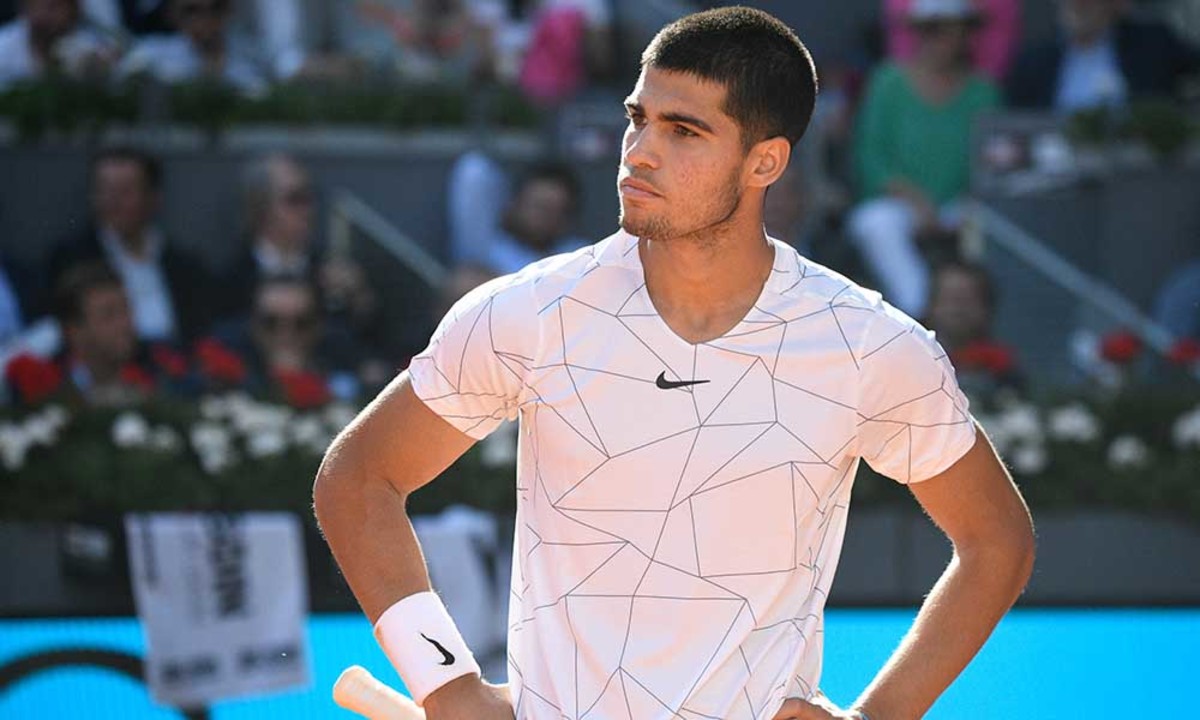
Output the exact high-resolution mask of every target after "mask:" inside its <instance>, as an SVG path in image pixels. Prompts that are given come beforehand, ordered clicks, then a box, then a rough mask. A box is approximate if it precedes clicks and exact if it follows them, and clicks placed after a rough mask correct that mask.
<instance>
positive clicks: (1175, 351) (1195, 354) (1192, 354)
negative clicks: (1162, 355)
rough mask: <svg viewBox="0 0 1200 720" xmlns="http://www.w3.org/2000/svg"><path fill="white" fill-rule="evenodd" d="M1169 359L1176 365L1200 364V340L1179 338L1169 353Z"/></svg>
mask: <svg viewBox="0 0 1200 720" xmlns="http://www.w3.org/2000/svg"><path fill="white" fill-rule="evenodd" d="M1167 359H1168V360H1170V361H1171V362H1173V363H1175V364H1176V365H1183V366H1187V365H1194V364H1196V363H1197V362H1200V340H1197V339H1196V338H1179V339H1178V340H1176V341H1175V344H1174V345H1172V346H1171V349H1170V350H1169V351H1167Z"/></svg>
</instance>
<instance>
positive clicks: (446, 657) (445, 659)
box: [421, 633, 454, 665]
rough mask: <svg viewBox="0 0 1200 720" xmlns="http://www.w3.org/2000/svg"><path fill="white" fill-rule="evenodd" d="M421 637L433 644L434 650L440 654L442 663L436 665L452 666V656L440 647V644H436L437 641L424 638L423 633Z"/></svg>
mask: <svg viewBox="0 0 1200 720" xmlns="http://www.w3.org/2000/svg"><path fill="white" fill-rule="evenodd" d="M421 637H423V638H425V639H426V640H428V641H429V642H431V643H433V646H434V647H435V648H437V649H438V652H440V653H441V654H442V661H441V662H440V663H438V664H439V665H453V664H454V656H453V655H451V654H450V651H449V650H447V649H446V648H444V647H442V644H441V643H440V642H438V641H437V640H434V639H433V638H431V637H425V633H421Z"/></svg>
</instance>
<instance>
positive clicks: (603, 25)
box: [519, 0, 614, 105]
mask: <svg viewBox="0 0 1200 720" xmlns="http://www.w3.org/2000/svg"><path fill="white" fill-rule="evenodd" d="M613 65H614V62H613V37H612V18H611V13H610V10H609V6H608V3H607V2H605V0H542V1H541V2H539V3H537V4H536V6H535V11H534V13H533V14H532V20H531V22H530V26H529V39H528V41H527V43H526V47H525V50H524V57H523V60H522V63H521V70H520V78H519V84H520V87H521V89H522V90H523V91H524V93H525V95H526V96H527V97H529V98H530V99H531V100H533V101H535V102H537V103H540V104H542V105H556V104H558V103H560V102H562V101H564V100H567V99H569V98H570V97H571V96H573V95H574V94H576V93H577V92H579V91H580V90H582V89H583V88H584V87H585V86H586V85H588V84H589V83H591V82H592V81H595V80H602V79H604V78H607V77H609V76H610V74H611V73H612V70H613Z"/></svg>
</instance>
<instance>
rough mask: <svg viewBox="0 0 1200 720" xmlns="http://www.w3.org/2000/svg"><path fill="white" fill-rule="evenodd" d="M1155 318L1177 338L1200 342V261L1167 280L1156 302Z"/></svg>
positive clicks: (1185, 266)
mask: <svg viewBox="0 0 1200 720" xmlns="http://www.w3.org/2000/svg"><path fill="white" fill-rule="evenodd" d="M1154 318H1155V320H1157V321H1158V322H1159V324H1161V325H1162V326H1163V327H1165V328H1167V329H1168V330H1170V331H1171V334H1172V335H1174V336H1175V337H1176V338H1193V339H1196V340H1200V259H1196V260H1193V261H1192V262H1190V263H1187V264H1185V265H1184V266H1183V267H1181V268H1180V269H1178V270H1176V271H1175V272H1174V273H1172V274H1171V276H1170V277H1168V278H1167V281H1166V283H1164V284H1163V286H1162V289H1161V290H1159V293H1158V297H1157V298H1156V299H1155V302H1154Z"/></svg>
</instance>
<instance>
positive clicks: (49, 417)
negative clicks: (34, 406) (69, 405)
mask: <svg viewBox="0 0 1200 720" xmlns="http://www.w3.org/2000/svg"><path fill="white" fill-rule="evenodd" d="M42 417H43V418H44V419H45V421H46V422H47V423H49V424H50V425H51V426H52V427H54V429H55V430H61V429H62V428H63V426H64V425H66V424H67V421H68V420H70V419H71V416H70V414H69V413H67V410H66V408H64V407H63V406H62V405H47V406H46V407H44V408H42Z"/></svg>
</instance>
